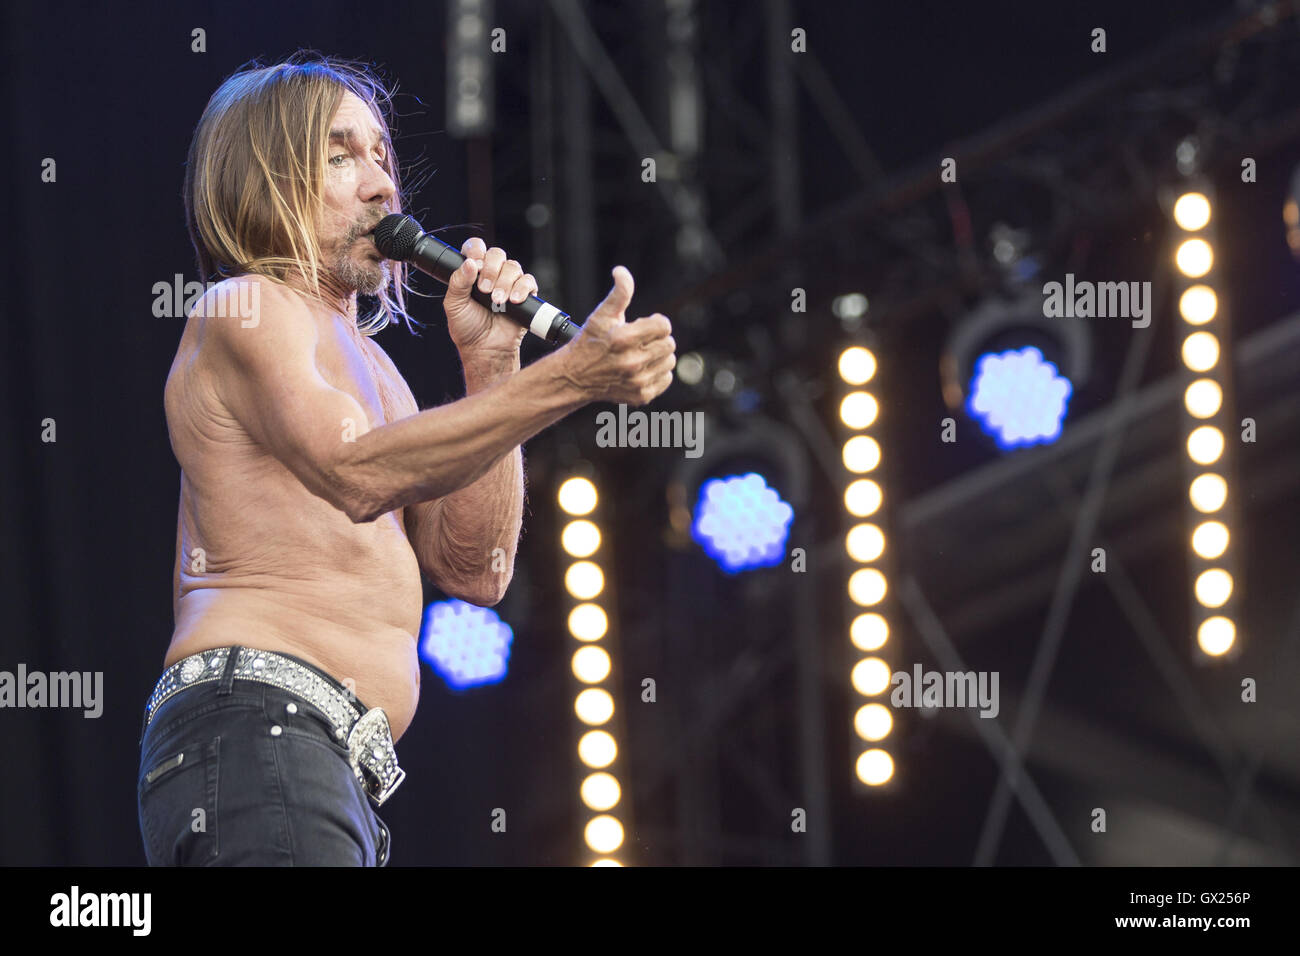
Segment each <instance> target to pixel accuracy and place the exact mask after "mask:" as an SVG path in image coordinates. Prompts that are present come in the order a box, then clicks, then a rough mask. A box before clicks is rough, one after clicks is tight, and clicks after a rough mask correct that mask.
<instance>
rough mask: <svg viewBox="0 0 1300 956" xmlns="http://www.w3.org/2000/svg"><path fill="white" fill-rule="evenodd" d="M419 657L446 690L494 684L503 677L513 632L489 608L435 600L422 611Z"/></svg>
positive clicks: (508, 658) (463, 602)
mask: <svg viewBox="0 0 1300 956" xmlns="http://www.w3.org/2000/svg"><path fill="white" fill-rule="evenodd" d="M420 631H421V633H420V657H421V658H423V659H424V660H425V661H426V662H427V663H428V664H429V666H430V667H432V668H433V669H434V670H435V671H436V672H437V673H438V674H439V675H440V676H441V677H442V679H443V680H445V681H446V682H447V685H448V686H449V687H454V688H456V689H458V690H459V689H464V688H466V687H477V686H479V685H480V684H495V683H496V682H498V681H500V680H501V678H503V677H505V676H506V666H507V663H508V662H509V660H510V642H511V641H512V640H513V639H514V632H513V631H512V630H511V629H510V626H509V625H508V624H506V623H505V622H504V621H502V620H501V618H500V617H498V616H497V613H496V612H495V611H493V610H492V609H491V608H486V607H476V606H475V605H473V604H468V603H466V602H465V601H460V600H452V601H435V602H434V603H432V604H430V605H429V606H428V607H427V608H425V609H424V618H423V622H422V624H421V627H420Z"/></svg>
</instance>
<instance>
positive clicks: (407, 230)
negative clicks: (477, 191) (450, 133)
mask: <svg viewBox="0 0 1300 956" xmlns="http://www.w3.org/2000/svg"><path fill="white" fill-rule="evenodd" d="M371 236H372V238H373V239H374V240H375V248H377V249H378V250H379V251H380V252H381V253H382V254H383V255H384V257H385V258H388V259H396V260H398V261H400V262H409V263H410V264H411V265H413V266H415V267H416V268H417V269H419V270H420V271H421V272H423V273H425V274H426V275H431V276H433V277H434V278H435V279H437V280H438V281H439V282H442V283H444V284H445V283H447V282H450V281H451V275H452V273H453V272H455V271H456V270H457V269H459V268H460V267H461V266H462V265H464V264H465V257H464V256H462V255H461V254H460V253H459V252H457V251H456V249H455V248H453V247H452V246H449V245H447V243H445V242H443V241H442V240H441V239H437V238H435V237H434V236H431V235H429V234H428V233H427V232H425V231H424V230H423V229H421V228H420V224H419V223H418V222H416V221H415V220H414V219H412V218H411V217H410V216H405V215H403V214H402V213H399V212H395V213H393V214H392V215H391V216H385V217H384V218H383V219H381V220H380V221H379V225H377V226H375V228H374V231H373V232H372V233H371ZM470 297H471V298H473V299H474V301H475V302H478V303H480V304H481V305H483V306H485V307H486V308H488V309H490V310H491V311H493V312H496V311H499V309H497V308H493V305H492V296H491V294H490V293H487V292H481V291H479V289H478V287H477V286H475V287H474V288H473V289H472V290H471V291H470ZM505 314H506V315H508V316H509V317H510V318H511V319H513V320H514V321H516V322H518V323H519V324H520V325H522V326H523V327H524V328H526V329H528V331H529V332H532V333H533V335H535V336H537V337H538V338H540V339H545V340H546V341H547V342H550V343H551V344H553V345H554V344H559V345H563V344H564V343H565V342H568V341H570V340H571V339H573V338H574V337H576V336H577V334H578V332H580V331H581V327H580V326H577V325H574V324H573V322H572V320H571V319H570V318H569V316H568V313H565V312H561V311H560V310H559V309H557V308H556V307H555V306H553V305H551V304H550V303H549V302H546V301H543V300H542V299H539V298H537V296H535V295H530V296H529V297H528V298H526V299H524V301H523V302H511V301H510V300H509V299H507V300H506V302H505Z"/></svg>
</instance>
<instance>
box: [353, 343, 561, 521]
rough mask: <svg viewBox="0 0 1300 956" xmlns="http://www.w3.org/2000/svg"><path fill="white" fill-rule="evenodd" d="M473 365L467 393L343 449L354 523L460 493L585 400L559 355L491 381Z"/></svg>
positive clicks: (367, 435)
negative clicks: (503, 458) (567, 373)
mask: <svg viewBox="0 0 1300 956" xmlns="http://www.w3.org/2000/svg"><path fill="white" fill-rule="evenodd" d="M513 361H514V362H516V363H517V361H518V359H517V358H516V359H514V360H513ZM478 364H479V363H478V362H477V361H476V360H471V362H470V365H471V366H475V368H474V369H473V370H471V369H469V368H467V369H466V383H467V387H470V388H471V389H473V390H471V391H470V393H469V394H467V395H466V396H465V397H464V398H462V399H460V400H459V401H455V402H451V403H449V404H447V405H441V406H439V407H438V408H430V409H427V410H425V411H423V412H420V413H418V414H416V415H411V416H410V417H408V418H403V419H401V420H400V421H396V422H392V423H391V424H388V425H383V426H381V427H379V428H375V429H372V430H371V431H368V432H366V433H365V434H364V435H361V436H360V437H359V438H358V439H357V440H356V441H355V442H353V443H350V444H349V445H348V447H347V448H346V449H345V452H344V455H343V457H342V460H341V461H340V463H339V464H338V466H337V475H338V480H339V482H340V483H341V484H342V485H343V487H344V488H345V489H346V491H345V494H344V495H343V497H344V498H345V499H346V500H347V501H348V502H349V508H348V514H349V515H350V516H351V517H352V519H353V520H354V521H373V520H374V519H375V518H378V517H379V516H380V515H382V514H387V513H388V512H390V511H395V510H396V509H398V508H403V507H406V506H408V505H413V504H415V503H417V502H422V501H430V500H432V499H435V498H443V497H445V496H447V495H450V494H452V493H453V492H456V491H459V490H461V489H463V488H466V487H467V486H468V485H470V484H472V483H474V482H476V481H477V480H478V479H480V478H482V477H483V476H484V475H485V474H487V472H488V471H489V470H490V469H491V468H492V467H493V465H495V464H497V463H498V460H499V459H501V458H502V456H505V455H506V453H507V452H511V451H512V450H514V449H517V448H518V446H519V445H521V444H522V443H523V442H524V441H526V440H528V439H529V438H531V437H532V436H533V435H535V434H537V433H538V432H539V431H541V430H542V429H544V428H546V427H547V426H548V425H551V424H554V423H555V422H557V421H559V420H560V419H562V418H564V417H565V416H566V415H568V414H570V413H571V412H573V411H576V410H577V409H579V408H581V407H582V406H583V405H585V404H586V403H587V398H586V397H585V396H584V395H583V394H582V392H581V390H580V389H578V388H576V387H575V386H574V384H573V383H572V381H570V380H569V379H568V378H567V376H566V374H565V368H564V364H563V361H562V359H561V357H560V355H559V353H552V354H550V355H547V356H544V357H543V358H541V359H539V360H537V361H536V362H534V363H533V364H531V365H529V366H528V367H527V368H524V369H522V370H519V371H511V372H507V373H505V374H501V375H498V376H497V377H495V378H492V376H491V373H489V372H483V371H480V370H479V369H478V367H477V366H478ZM514 368H516V369H517V368H518V366H517V364H516V365H515V366H514ZM485 377H486V378H487V379H490V382H489V383H488V384H484V379H485ZM471 378H473V379H474V384H473V385H471V383H470V379H471ZM502 467H503V468H504V467H505V466H502ZM516 467H517V468H519V469H522V465H521V464H516Z"/></svg>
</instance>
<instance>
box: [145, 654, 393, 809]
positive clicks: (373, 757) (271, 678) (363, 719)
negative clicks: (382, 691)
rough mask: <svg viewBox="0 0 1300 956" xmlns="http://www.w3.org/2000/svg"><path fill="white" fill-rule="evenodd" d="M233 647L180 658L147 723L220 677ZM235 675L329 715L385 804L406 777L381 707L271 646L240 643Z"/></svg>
mask: <svg viewBox="0 0 1300 956" xmlns="http://www.w3.org/2000/svg"><path fill="white" fill-rule="evenodd" d="M230 651H231V648H229V647H215V648H213V649H211V650H207V651H201V652H199V653H198V654H194V655H192V656H190V657H186V658H184V659H182V660H179V661H177V662H176V663H175V664H173V665H172V666H171V667H169V668H167V670H165V671H163V675H162V677H161V678H159V680H158V683H157V685H155V687H154V689H153V693H152V694H151V695H150V697H149V702H148V703H147V704H146V705H145V726H146V727H147V726H148V725H149V722H150V721H151V720H153V715H154V714H156V713H157V712H158V708H159V707H161V706H162V704H163V701H165V700H168V699H169V698H171V697H172V696H174V695H176V694H179V693H180V692H181V691H183V690H185V689H187V688H189V687H195V686H197V685H199V684H207V683H211V682H214V681H218V680H220V679H221V676H222V673H223V672H224V670H225V667H226V662H227V659H228V658H229V656H230ZM233 676H234V677H236V678H238V679H241V680H251V681H257V682H259V683H262V684H270V685H271V686H272V687H279V688H280V689H281V690H285V691H288V692H289V693H291V694H296V695H298V696H299V697H301V698H302V699H303V700H305V701H307V702H308V703H309V704H311V705H312V706H313V707H315V708H316V709H317V710H319V711H320V712H321V713H322V714H324V715H325V717H326V718H327V719H328V720H329V722H330V725H331V726H332V728H333V731H334V736H335V738H336V739H338V740H339V741H341V742H345V743H346V746H347V748H348V762H349V763H350V764H351V766H352V772H353V773H355V774H356V776H357V779H358V780H360V781H361V787H362V789H363V790H365V792H366V795H367V796H369V797H370V799H371V800H373V801H374V803H375V806H382V805H383V803H384V801H385V800H387V799H388V798H389V797H390V796H392V794H393V791H394V790H396V789H397V787H398V785H399V784H400V783H401V782H402V781H403V780H404V779H405V778H406V771H404V770H403V769H402V768H401V767H399V766H398V765H397V751H396V749H395V748H394V746H393V734H392V730H391V728H390V727H389V726H388V715H387V714H385V713H384V710H383V708H382V707H371V708H370V709H369V710H365V711H362V710H361V708H359V707H357V705H356V702H355V698H353V697H351V696H350V695H349V694H347V693H346V692H345V691H343V690H340V689H339V687H338V686H337V685H336V684H335V683H334V682H332V681H330V680H327V679H326V678H325V677H323V676H321V675H320V674H318V673H317V672H316V671H314V670H312V669H311V668H309V667H305V666H303V665H302V664H300V663H298V662H297V661H295V660H294V659H293V658H290V657H285V656H284V655H283V654H276V653H274V652H272V651H261V650H255V649H253V648H250V647H241V648H239V656H238V657H237V658H236V660H235V669H234V675H233Z"/></svg>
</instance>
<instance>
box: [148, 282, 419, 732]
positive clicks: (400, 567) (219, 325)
mask: <svg viewBox="0 0 1300 956" xmlns="http://www.w3.org/2000/svg"><path fill="white" fill-rule="evenodd" d="M230 281H235V280H228V282H230ZM238 281H242V282H254V283H256V284H257V285H258V290H257V291H258V295H257V297H256V298H254V300H253V301H255V302H258V303H259V306H260V307H259V308H258V310H257V312H256V313H255V316H254V318H253V319H251V320H248V321H242V320H241V318H240V317H238V316H231V317H217V315H218V314H219V313H217V309H216V308H215V305H214V303H215V302H216V301H217V297H219V296H221V295H222V294H223V293H224V292H226V291H227V290H225V289H223V288H222V286H224V285H227V283H222V284H221V285H219V286H217V287H215V288H214V289H213V290H211V291H210V292H209V293H208V296H207V297H206V298H205V300H204V302H205V303H207V306H206V308H205V305H204V303H199V304H196V306H195V309H194V314H193V315H191V317H190V318H189V319H188V320H187V322H186V327H185V332H184V334H183V336H182V338H181V341H180V345H179V347H178V349H177V353H176V359H175V361H174V362H173V364H172V368H171V372H170V373H169V375H168V378H167V385H166V389H165V405H166V412H167V426H168V432H169V434H170V437H171V444H172V449H173V451H174V452H175V455H176V459H177V461H178V462H179V463H180V466H181V472H182V473H181V496H180V505H179V514H178V519H177V562H176V573H175V579H174V584H173V586H174V591H173V600H174V603H173V608H174V611H175V631H174V634H173V636H172V641H171V646H170V647H169V648H168V651H167V656H166V660H165V664H166V665H171V664H172V663H174V662H175V661H177V660H180V659H181V658H183V657H186V656H188V655H190V654H194V653H197V652H198V651H201V650H205V649H208V648H215V647H223V646H228V645H230V644H231V643H232V642H237V643H239V644H242V645H244V646H247V647H254V648H260V649H264V650H271V651H281V652H284V653H288V654H294V655H296V656H298V657H301V658H304V659H306V660H308V661H310V662H312V663H314V664H316V665H317V666H318V667H320V668H322V669H323V670H325V671H327V672H329V673H330V674H333V675H335V676H336V677H337V678H338V679H340V680H342V681H344V682H345V683H348V682H353V683H354V684H355V693H356V695H357V697H358V698H360V699H361V700H362V701H364V702H365V703H366V705H368V706H370V707H382V708H383V709H384V711H385V712H386V713H387V715H388V719H389V721H390V723H391V725H392V729H393V736H394V739H396V738H397V737H400V736H401V734H402V733H404V732H405V730H406V728H407V727H408V726H409V725H410V722H411V719H412V718H413V716H414V713H415V708H416V703H417V700H418V697H419V681H420V673H419V665H418V658H417V654H416V638H417V635H418V630H419V624H420V610H421V585H420V571H419V566H418V563H417V560H416V557H415V554H414V552H413V551H412V549H411V546H410V543H409V541H408V540H407V536H406V531H405V529H404V527H403V513H402V511H401V510H398V511H392V512H389V513H388V514H385V515H382V516H380V517H379V518H377V519H376V520H375V521H373V522H355V523H354V521H353V520H352V519H351V518H349V517H348V515H347V514H345V513H344V512H343V511H341V510H339V509H338V508H337V507H335V506H334V505H332V504H330V503H329V502H328V501H326V500H324V499H323V498H321V497H318V496H317V495H315V494H313V493H312V492H311V491H310V490H308V487H307V486H306V485H304V483H303V481H302V480H301V479H300V477H299V476H298V475H295V474H294V473H293V472H292V471H291V470H290V469H289V468H288V467H286V466H285V465H284V464H282V463H281V461H280V460H278V459H277V458H276V456H275V455H273V454H272V453H271V452H270V451H269V450H268V449H267V448H266V447H264V445H263V444H262V443H260V442H258V441H257V440H256V439H255V438H254V437H253V436H252V435H251V434H250V431H249V428H248V427H247V424H248V422H249V420H250V417H251V416H258V417H261V415H262V413H263V412H265V411H266V409H265V408H261V409H257V408H253V407H241V404H246V403H244V402H243V401H242V400H243V399H247V398H248V396H249V395H250V394H255V395H256V396H257V399H256V401H257V402H266V401H268V399H269V400H270V401H280V400H284V401H286V402H287V401H289V400H290V399H291V398H293V397H294V396H277V395H276V394H275V391H274V382H273V381H272V383H271V387H270V388H267V387H266V385H267V383H266V382H265V381H264V382H263V383H262V384H263V387H262V388H261V389H259V390H257V391H256V392H253V391H251V390H249V389H247V388H246V387H245V386H247V385H248V380H249V378H250V377H251V375H252V374H253V373H251V372H250V368H251V367H259V366H260V368H261V369H262V370H263V371H264V372H265V371H267V370H269V371H271V372H273V371H274V369H275V368H276V367H277V365H283V366H284V367H285V368H288V367H290V366H291V365H293V364H294V363H303V362H310V363H312V365H313V366H314V368H315V370H316V372H317V373H318V374H319V376H320V378H321V379H323V384H324V385H326V386H329V387H332V388H334V389H337V390H339V391H341V392H344V393H346V394H347V395H350V396H351V397H352V398H353V399H355V400H356V402H358V403H359V404H360V406H361V408H362V409H363V410H364V413H365V415H366V418H367V419H368V424H369V427H371V428H375V427H379V426H380V425H382V424H385V423H387V422H391V421H393V420H395V419H397V418H404V417H406V416H408V415H412V414H415V413H416V412H417V411H418V409H417V407H416V405H415V402H414V400H413V398H412V397H411V395H410V391H409V389H407V387H406V385H405V383H404V382H402V380H401V377H400V376H399V375H398V373H397V371H396V369H395V368H394V367H393V366H392V363H391V362H389V361H388V359H387V357H386V356H384V355H383V354H382V351H381V350H380V349H379V347H378V345H377V344H376V343H374V342H371V341H367V340H365V339H364V337H363V336H362V335H361V334H360V333H359V332H357V331H356V329H355V326H352V327H349V320H348V319H346V318H345V317H344V316H341V315H330V314H328V313H327V312H325V311H324V310H323V309H321V308H319V307H316V308H311V307H309V306H308V305H307V302H306V300H305V299H304V298H303V297H301V296H298V295H297V294H296V293H294V292H292V291H290V290H287V289H285V288H284V287H283V286H279V285H277V284H276V283H273V282H271V281H269V280H265V279H263V278H261V277H257V276H252V277H245V278H243V279H241V280H238ZM205 311H206V313H207V315H206V317H205ZM250 363H252V365H250ZM286 378H290V376H286ZM232 406H233V407H232ZM235 408H238V409H239V412H238V413H237V412H236V411H235ZM333 425H336V426H337V433H338V440H339V441H347V440H349V437H350V436H349V429H352V430H353V432H352V434H353V435H355V434H360V433H361V432H363V431H365V430H366V427H365V426H366V423H362V422H351V423H349V422H345V421H338V422H337V423H333Z"/></svg>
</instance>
